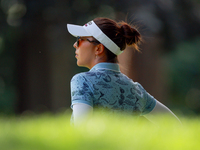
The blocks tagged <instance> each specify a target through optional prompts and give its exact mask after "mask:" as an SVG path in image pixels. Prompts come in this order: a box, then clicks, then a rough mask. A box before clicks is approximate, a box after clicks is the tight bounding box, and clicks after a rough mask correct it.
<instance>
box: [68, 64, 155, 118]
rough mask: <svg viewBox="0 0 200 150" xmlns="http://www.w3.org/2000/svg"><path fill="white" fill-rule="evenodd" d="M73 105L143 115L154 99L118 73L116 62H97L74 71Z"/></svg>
mask: <svg viewBox="0 0 200 150" xmlns="http://www.w3.org/2000/svg"><path fill="white" fill-rule="evenodd" d="M71 100H72V105H71V107H72V109H73V104H76V103H84V104H88V105H90V106H92V107H93V108H96V107H97V108H105V109H109V110H111V111H114V112H130V113H137V114H139V115H144V114H147V113H149V112H150V111H152V110H153V108H154V107H155V105H156V99H155V98H154V97H153V96H151V95H150V94H149V93H147V92H146V91H145V89H144V88H143V87H142V86H141V85H140V84H139V83H137V82H133V81H132V80H131V79H130V78H128V77H127V76H126V75H124V74H123V73H121V72H120V70H119V66H118V64H116V63H98V64H97V65H95V66H94V67H93V68H92V69H91V70H90V71H88V72H83V73H79V74H76V75H75V76H73V78H72V80H71Z"/></svg>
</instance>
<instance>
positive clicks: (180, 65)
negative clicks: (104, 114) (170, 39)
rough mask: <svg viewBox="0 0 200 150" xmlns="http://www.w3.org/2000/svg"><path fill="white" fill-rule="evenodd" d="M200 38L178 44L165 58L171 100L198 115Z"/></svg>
mask: <svg viewBox="0 0 200 150" xmlns="http://www.w3.org/2000/svg"><path fill="white" fill-rule="evenodd" d="M199 41H200V37H198V38H195V39H194V40H192V39H191V40H190V41H185V42H182V43H179V44H178V45H177V46H176V49H175V50H174V51H173V52H172V53H170V54H169V55H168V57H167V61H168V63H169V66H168V67H169V68H170V77H171V80H170V82H169V87H170V96H171V100H172V101H174V102H175V103H177V104H179V105H186V106H188V107H189V109H191V110H194V111H195V112H196V113H200V59H199V57H200V50H199V47H200V43H199Z"/></svg>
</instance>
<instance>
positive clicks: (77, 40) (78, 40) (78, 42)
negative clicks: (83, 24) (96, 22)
mask: <svg viewBox="0 0 200 150" xmlns="http://www.w3.org/2000/svg"><path fill="white" fill-rule="evenodd" d="M80 40H83V41H88V42H90V43H96V44H100V42H99V41H91V40H89V39H84V38H81V37H80V36H77V39H76V46H77V47H79V44H80Z"/></svg>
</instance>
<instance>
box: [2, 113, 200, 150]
mask: <svg viewBox="0 0 200 150" xmlns="http://www.w3.org/2000/svg"><path fill="white" fill-rule="evenodd" d="M180 119H181V121H182V123H183V125H179V124H175V123H173V122H172V121H171V120H170V118H168V117H167V116H162V117H161V116H160V120H161V122H162V123H161V125H160V126H159V127H158V126H155V125H154V124H152V123H150V122H148V121H146V120H144V119H138V118H134V117H130V116H127V117H124V116H123V115H119V116H115V117H113V116H108V115H107V116H106V115H99V114H97V115H96V116H95V117H93V118H92V119H90V120H88V121H87V122H86V123H84V124H82V125H81V126H79V127H74V126H71V125H70V115H67V114H62V115H48V114H44V115H40V116H26V117H22V116H21V117H20V116H19V117H9V118H8V117H0V150H100V149H101V150H197V149H200V144H199V140H200V120H199V118H198V117H193V118H192V117H187V118H183V117H182V118H180Z"/></svg>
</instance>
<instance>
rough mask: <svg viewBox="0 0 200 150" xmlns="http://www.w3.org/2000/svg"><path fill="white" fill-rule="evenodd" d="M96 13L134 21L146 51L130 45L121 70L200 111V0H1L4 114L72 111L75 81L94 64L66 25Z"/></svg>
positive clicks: (0, 102) (174, 103)
mask: <svg viewBox="0 0 200 150" xmlns="http://www.w3.org/2000/svg"><path fill="white" fill-rule="evenodd" d="M95 17H109V18H111V19H115V20H117V21H121V20H127V21H128V22H131V23H135V24H136V25H137V26H138V27H139V29H140V32H141V34H142V35H143V37H144V42H143V44H142V45H141V50H142V53H137V52H134V51H133V49H132V48H127V50H126V51H125V52H124V53H123V54H122V55H121V56H120V57H119V62H120V64H121V65H120V68H121V71H122V72H123V73H125V74H126V75H128V76H129V77H130V78H132V79H133V80H134V81H137V82H139V83H141V84H142V85H143V87H144V88H145V89H146V90H147V91H148V92H149V93H150V94H151V95H153V96H154V97H155V98H156V99H157V100H159V101H161V102H162V103H164V104H165V105H167V106H168V107H169V108H171V109H172V110H175V111H178V113H180V114H184V115H187V114H199V113H200V59H199V56H200V48H199V47H200V43H199V41H200V1H199V0H190V1H188V0H167V1H165V0H140V1H138V0H117V1H116V0H101V1H99V0H0V113H2V114H8V115H9V114H23V113H34V114H35V113H36V114H37V113H43V112H53V113H56V112H61V111H63V110H66V109H70V101H71V100H70V80H71V78H72V76H73V75H74V74H76V73H78V72H81V71H87V69H85V68H79V67H77V66H76V59H75V57H74V48H73V43H74V42H75V38H74V37H72V36H71V35H70V34H69V33H68V32H67V31H66V24H67V23H72V24H80V25H83V24H85V23H87V22H88V21H90V20H92V19H93V18H95ZM68 112H69V113H70V111H68Z"/></svg>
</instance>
